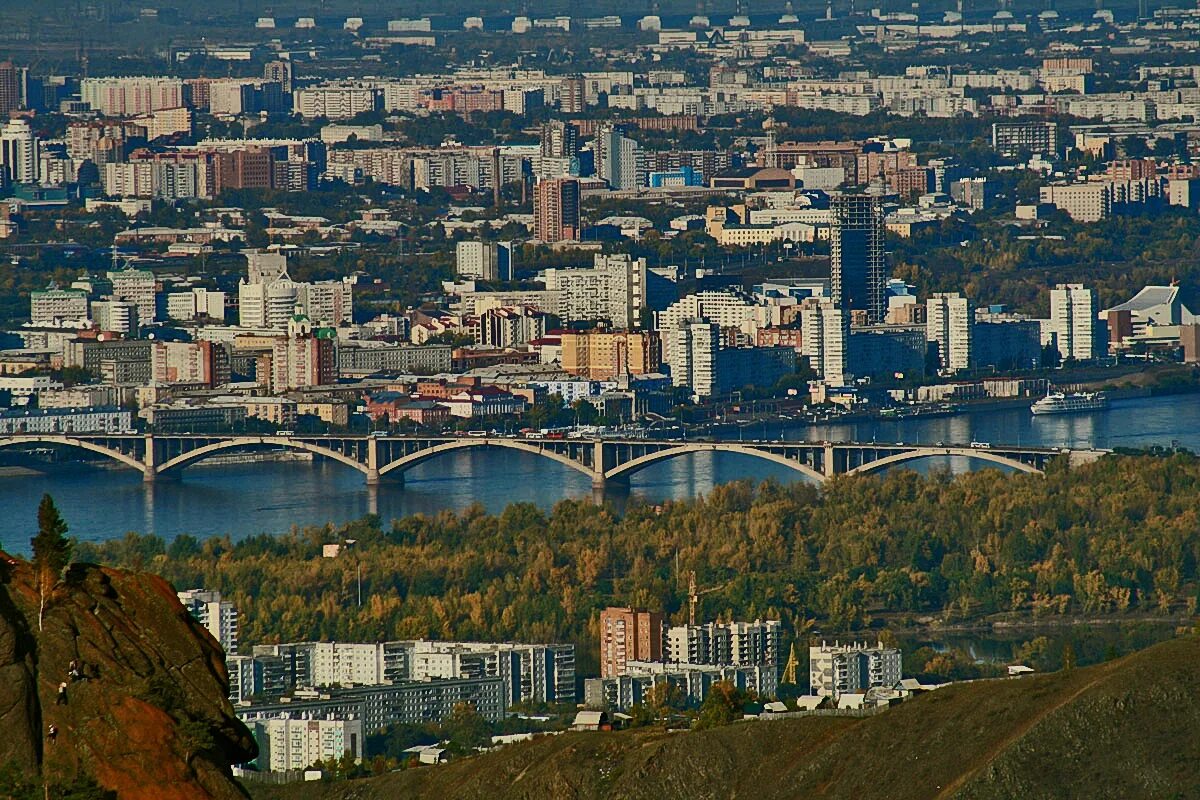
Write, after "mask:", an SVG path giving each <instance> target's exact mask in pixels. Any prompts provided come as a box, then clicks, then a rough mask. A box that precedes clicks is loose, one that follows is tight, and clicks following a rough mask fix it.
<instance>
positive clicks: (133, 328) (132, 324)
mask: <svg viewBox="0 0 1200 800" xmlns="http://www.w3.org/2000/svg"><path fill="white" fill-rule="evenodd" d="M90 311H91V315H92V324H93V325H95V326H96V328H97V329H99V330H102V331H109V332H112V333H125V334H130V333H137V329H138V310H137V306H136V305H135V304H133V303H130V302H128V301H125V300H93V301H92V303H91V306H90Z"/></svg>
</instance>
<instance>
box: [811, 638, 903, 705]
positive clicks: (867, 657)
mask: <svg viewBox="0 0 1200 800" xmlns="http://www.w3.org/2000/svg"><path fill="white" fill-rule="evenodd" d="M901 677H902V673H901V660H900V651H899V650H898V649H896V648H894V647H884V646H883V645H882V644H876V645H875V646H874V647H869V646H867V645H866V644H865V643H864V644H845V645H841V644H838V643H837V642H834V643H833V644H832V645H829V644H826V643H825V642H821V644H819V645H816V646H813V647H809V648H808V683H809V688H808V691H809V694H814V695H816V696H818V697H834V698H836V697H838V696H840V695H843V694H857V693H859V692H865V691H867V690H868V689H871V688H874V687H877V686H879V687H884V688H889V689H890V688H891V687H893V686H895V685H896V684H897V683H899V682H900V679H901Z"/></svg>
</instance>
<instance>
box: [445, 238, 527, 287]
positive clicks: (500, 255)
mask: <svg viewBox="0 0 1200 800" xmlns="http://www.w3.org/2000/svg"><path fill="white" fill-rule="evenodd" d="M455 259H456V269H457V271H458V274H459V275H463V276H465V277H468V278H481V279H483V280H485V281H495V280H501V281H508V280H512V277H513V270H514V268H515V267H516V252H515V250H514V247H513V243H512V242H472V241H465V242H459V243H458V245H457V247H456V248H455Z"/></svg>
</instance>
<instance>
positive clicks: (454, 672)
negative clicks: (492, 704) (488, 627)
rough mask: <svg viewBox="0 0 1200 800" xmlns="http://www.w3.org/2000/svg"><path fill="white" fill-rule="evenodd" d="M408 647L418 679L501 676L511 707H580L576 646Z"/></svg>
mask: <svg viewBox="0 0 1200 800" xmlns="http://www.w3.org/2000/svg"><path fill="white" fill-rule="evenodd" d="M406 644H408V645H409V646H410V647H411V651H410V652H411V672H410V675H409V677H410V678H411V679H413V680H428V679H431V678H490V677H499V678H501V679H502V680H503V681H504V702H505V705H506V706H507V705H511V704H514V703H528V702H535V703H551V704H555V703H574V702H575V647H574V645H569V644H514V643H511V642H504V643H491V642H430V641H424V640H418V641H415V642H408V643H406Z"/></svg>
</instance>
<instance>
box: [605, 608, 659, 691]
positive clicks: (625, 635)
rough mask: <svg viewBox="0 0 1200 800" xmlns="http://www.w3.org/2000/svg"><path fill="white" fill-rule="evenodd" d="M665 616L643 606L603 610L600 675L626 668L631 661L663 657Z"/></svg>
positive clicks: (616, 673) (614, 672)
mask: <svg viewBox="0 0 1200 800" xmlns="http://www.w3.org/2000/svg"><path fill="white" fill-rule="evenodd" d="M663 631H664V629H663V616H662V614H661V613H660V612H657V611H647V610H646V609H644V608H620V607H609V608H606V609H604V610H603V611H601V612H600V677H602V678H611V677H615V676H617V675H620V674H621V673H623V672H624V671H625V664H626V663H627V662H629V661H662V658H663Z"/></svg>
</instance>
